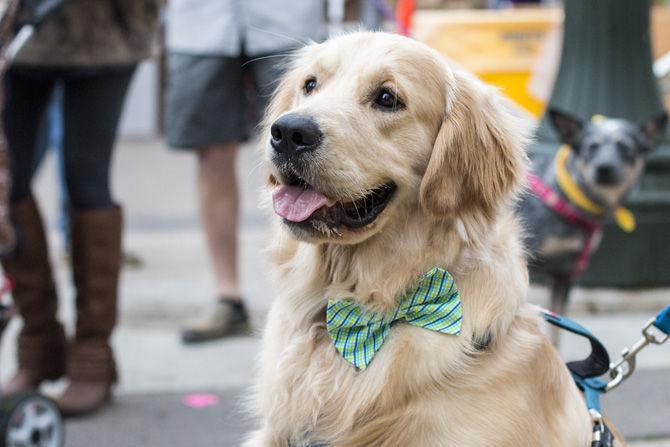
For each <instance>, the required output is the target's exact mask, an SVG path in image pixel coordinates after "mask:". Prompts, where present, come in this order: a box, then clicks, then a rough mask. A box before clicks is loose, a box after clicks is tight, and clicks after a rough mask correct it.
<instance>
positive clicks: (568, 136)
mask: <svg viewBox="0 0 670 447" xmlns="http://www.w3.org/2000/svg"><path fill="white" fill-rule="evenodd" d="M549 119H550V120H551V124H552V125H553V126H554V129H555V130H556V133H558V136H559V138H560V139H561V142H562V143H563V144H567V145H569V146H571V147H576V146H577V145H578V142H579V139H580V137H581V135H582V128H583V127H584V122H583V121H582V120H580V119H579V118H575V117H574V116H572V115H568V114H567V113H565V112H563V111H560V110H557V109H549Z"/></svg>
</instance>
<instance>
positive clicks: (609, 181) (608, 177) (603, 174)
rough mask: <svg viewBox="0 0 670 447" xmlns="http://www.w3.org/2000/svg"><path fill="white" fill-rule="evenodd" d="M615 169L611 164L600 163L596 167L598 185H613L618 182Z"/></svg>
mask: <svg viewBox="0 0 670 447" xmlns="http://www.w3.org/2000/svg"><path fill="white" fill-rule="evenodd" d="M618 181H619V176H618V175H617V170H616V168H615V167H614V166H612V165H600V166H597V167H596V183H598V184H600V185H605V186H607V185H614V184H616V183H618Z"/></svg>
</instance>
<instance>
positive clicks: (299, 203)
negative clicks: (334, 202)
mask: <svg viewBox="0 0 670 447" xmlns="http://www.w3.org/2000/svg"><path fill="white" fill-rule="evenodd" d="M330 202H331V201H330V200H328V198H327V197H326V196H324V195H323V194H321V193H319V192H316V191H315V190H313V189H312V188H309V189H305V188H301V187H299V186H288V185H282V186H280V187H279V188H277V189H276V190H275V191H274V193H272V205H273V207H274V209H275V213H277V214H278V215H280V216H281V217H283V218H284V219H287V220H290V221H291V222H303V221H305V220H307V219H309V216H311V215H312V214H314V211H316V210H318V209H319V208H321V207H322V206H324V205H329V204H330Z"/></svg>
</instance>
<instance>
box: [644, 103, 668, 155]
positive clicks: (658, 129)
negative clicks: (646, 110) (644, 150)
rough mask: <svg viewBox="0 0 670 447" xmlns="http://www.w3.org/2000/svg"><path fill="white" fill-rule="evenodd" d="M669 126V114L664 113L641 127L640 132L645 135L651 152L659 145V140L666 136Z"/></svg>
mask: <svg viewBox="0 0 670 447" xmlns="http://www.w3.org/2000/svg"><path fill="white" fill-rule="evenodd" d="M667 124H668V114H667V113H666V112H663V113H661V114H660V115H657V116H655V117H654V118H652V119H650V120H649V121H647V122H646V123H644V124H642V125H641V126H640V130H641V131H642V133H643V134H644V138H645V140H646V141H645V142H646V145H647V147H648V148H649V149H650V150H651V149H653V148H654V147H655V146H656V144H657V143H658V140H659V139H661V138H663V135H665V128H666V126H667Z"/></svg>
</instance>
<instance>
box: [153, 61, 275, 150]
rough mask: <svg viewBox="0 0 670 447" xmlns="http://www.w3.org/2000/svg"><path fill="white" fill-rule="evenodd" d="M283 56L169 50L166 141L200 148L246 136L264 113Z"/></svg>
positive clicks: (174, 146)
mask: <svg viewBox="0 0 670 447" xmlns="http://www.w3.org/2000/svg"><path fill="white" fill-rule="evenodd" d="M266 56H272V55H266ZM284 62H285V58H284V57H264V56H261V57H260V58H246V57H223V56H195V55H187V54H178V53H171V54H170V55H169V62H168V67H169V76H168V79H169V80H168V88H167V97H166V113H165V133H166V138H167V143H168V145H169V146H170V147H173V148H178V149H202V148H205V147H208V146H213V145H222V144H227V143H239V142H243V141H245V140H246V139H247V138H248V137H249V135H250V134H251V133H252V132H253V130H254V127H255V126H256V124H257V122H258V120H260V118H261V117H262V116H263V112H264V110H265V107H266V106H267V104H268V101H269V99H270V97H271V96H272V92H273V90H274V88H275V86H276V85H277V82H278V81H279V78H280V76H281V73H282V67H283V63H284Z"/></svg>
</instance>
